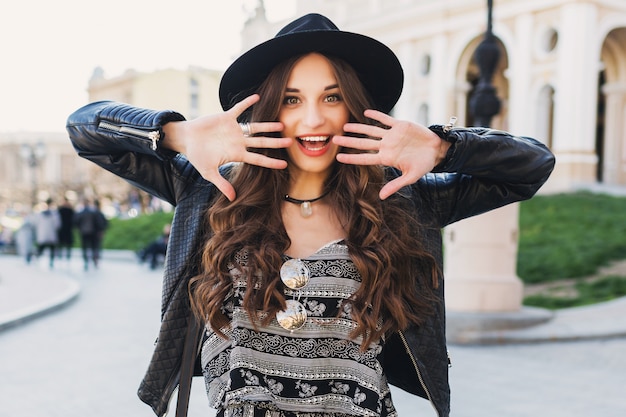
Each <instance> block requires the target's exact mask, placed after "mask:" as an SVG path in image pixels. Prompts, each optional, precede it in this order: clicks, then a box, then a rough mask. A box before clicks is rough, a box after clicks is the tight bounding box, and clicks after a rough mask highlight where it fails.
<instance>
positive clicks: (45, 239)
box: [35, 199, 61, 268]
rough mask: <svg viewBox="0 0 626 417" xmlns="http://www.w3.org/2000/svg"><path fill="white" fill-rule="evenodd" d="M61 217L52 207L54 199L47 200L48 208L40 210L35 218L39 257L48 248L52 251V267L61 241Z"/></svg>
mask: <svg viewBox="0 0 626 417" xmlns="http://www.w3.org/2000/svg"><path fill="white" fill-rule="evenodd" d="M60 227H61V218H60V217H59V213H58V212H57V211H56V210H53V209H52V200H51V199H48V200H47V201H46V208H45V209H44V210H42V211H40V212H39V213H38V214H37V216H36V218H35V236H36V238H37V257H40V256H41V255H43V252H44V251H45V250H46V249H48V251H49V253H50V268H52V267H54V256H55V251H56V247H57V244H58V243H59V228H60Z"/></svg>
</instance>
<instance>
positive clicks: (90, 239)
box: [74, 200, 108, 271]
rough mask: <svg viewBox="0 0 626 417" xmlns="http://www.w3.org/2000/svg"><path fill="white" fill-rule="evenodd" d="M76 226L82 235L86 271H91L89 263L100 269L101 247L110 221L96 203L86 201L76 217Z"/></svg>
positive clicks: (81, 242)
mask: <svg viewBox="0 0 626 417" xmlns="http://www.w3.org/2000/svg"><path fill="white" fill-rule="evenodd" d="M74 224H75V225H76V228H77V229H78V233H79V234H80V244H81V249H82V252H83V261H84V269H85V271H87V270H88V269H89V261H92V262H93V265H94V267H96V268H97V267H98V263H99V261H100V247H101V241H102V236H103V234H104V230H105V229H106V228H107V226H108V221H107V219H106V218H105V217H104V215H103V214H102V212H101V211H100V209H99V208H98V205H97V203H96V202H94V201H90V200H85V202H84V207H83V209H82V210H81V211H80V212H78V213H77V214H76V215H75V221H74Z"/></svg>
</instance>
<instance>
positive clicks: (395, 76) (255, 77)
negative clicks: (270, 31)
mask: <svg viewBox="0 0 626 417" xmlns="http://www.w3.org/2000/svg"><path fill="white" fill-rule="evenodd" d="M310 52H319V53H321V54H323V55H327V56H333V57H337V58H341V59H343V60H344V61H346V62H347V63H348V64H350V65H352V67H353V68H354V69H355V70H356V72H357V74H358V76H359V79H360V80H361V82H362V83H363V85H364V86H365V88H366V90H367V91H368V92H369V94H370V96H371V97H372V99H373V100H374V106H375V108H376V109H377V110H380V111H382V112H385V113H389V111H391V109H392V108H393V106H394V105H395V104H396V102H397V101H398V99H399V98H400V94H401V93H402V85H403V83H404V72H403V70H402V66H401V65H400V62H399V61H398V58H397V57H396V55H395V54H394V53H393V51H392V50H391V49H389V48H388V47H387V46H386V45H384V44H383V43H381V42H379V41H377V40H376V39H373V38H370V37H368V36H364V35H360V34H358V33H352V32H344V31H340V30H339V29H338V28H337V26H335V24H334V23H333V22H331V21H330V20H329V19H328V18H327V17H325V16H322V15H320V14H316V13H312V14H307V15H305V16H302V17H300V18H299V19H296V20H294V21H293V22H291V23H289V24H288V25H287V26H285V27H284V28H283V29H281V30H280V32H278V34H276V36H275V37H274V38H272V39H270V40H268V41H266V42H263V43H261V44H260V45H257V46H255V47H254V48H252V49H250V50H249V51H247V52H245V53H244V54H243V55H241V56H240V57H239V58H237V59H236V60H235V61H234V62H233V63H232V64H231V65H230V67H228V68H227V69H226V71H225V72H224V75H223V76H222V80H221V82H220V89H219V96H220V103H221V105H222V108H223V109H224V110H228V109H230V108H231V107H233V106H234V105H235V104H236V103H237V102H238V101H240V100H242V99H244V98H245V97H247V96H249V95H251V94H254V93H256V92H257V89H258V88H259V86H260V85H261V83H262V82H263V81H264V80H265V78H266V77H267V76H268V75H269V73H270V72H271V70H272V69H273V68H274V67H275V66H276V65H278V64H279V63H280V62H282V61H284V60H286V59H288V58H290V57H293V56H296V55H304V54H307V53H310Z"/></svg>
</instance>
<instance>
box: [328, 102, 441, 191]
mask: <svg viewBox="0 0 626 417" xmlns="http://www.w3.org/2000/svg"><path fill="white" fill-rule="evenodd" d="M364 114H365V116H366V117H369V118H370V119H374V120H376V121H378V122H380V123H382V124H383V125H384V126H388V128H384V127H377V126H372V125H366V124H360V123H347V124H346V125H344V131H345V132H346V133H356V134H361V135H366V136H368V137H367V138H355V137H351V136H335V137H334V138H333V142H334V143H335V144H337V145H339V146H343V147H345V148H351V149H357V150H359V151H364V152H363V153H356V154H350V153H340V154H338V155H337V161H339V162H341V163H344V164H353V165H384V166H392V167H394V168H397V169H399V170H400V171H401V172H402V175H401V176H399V177H398V178H395V179H394V180H392V181H390V182H388V183H387V184H385V186H384V187H383V188H382V189H381V190H380V194H379V196H380V199H381V200H384V199H386V198H387V197H389V196H390V195H392V194H393V193H395V192H397V191H398V190H400V189H401V188H402V187H404V186H406V185H410V184H413V183H415V182H417V180H419V179H420V178H421V177H423V176H424V175H425V174H426V173H428V172H430V171H431V170H432V169H433V168H434V167H435V166H437V164H439V163H440V162H441V161H442V160H443V158H445V155H446V152H447V151H448V148H449V147H450V143H448V142H446V141H444V140H442V139H441V138H440V137H439V136H437V135H436V134H435V133H434V132H432V131H431V130H430V129H428V128H427V127H426V126H423V125H420V124H417V123H411V122H407V121H403V120H397V119H394V118H393V117H391V116H389V115H387V114H385V113H382V112H379V111H376V110H366V111H365V113H364Z"/></svg>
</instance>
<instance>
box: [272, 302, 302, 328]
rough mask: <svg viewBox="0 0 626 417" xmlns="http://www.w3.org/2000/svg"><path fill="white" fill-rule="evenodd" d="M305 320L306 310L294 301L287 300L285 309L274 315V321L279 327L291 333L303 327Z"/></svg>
mask: <svg viewBox="0 0 626 417" xmlns="http://www.w3.org/2000/svg"><path fill="white" fill-rule="evenodd" d="M306 319H307V314H306V309H305V308H304V306H303V305H302V303H300V302H299V301H296V300H287V308H286V309H285V310H283V311H279V312H278V313H276V320H277V321H278V324H279V325H280V327H282V328H283V329H285V330H289V331H292V332H293V331H294V330H298V329H300V328H301V327H302V326H304V323H306Z"/></svg>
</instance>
